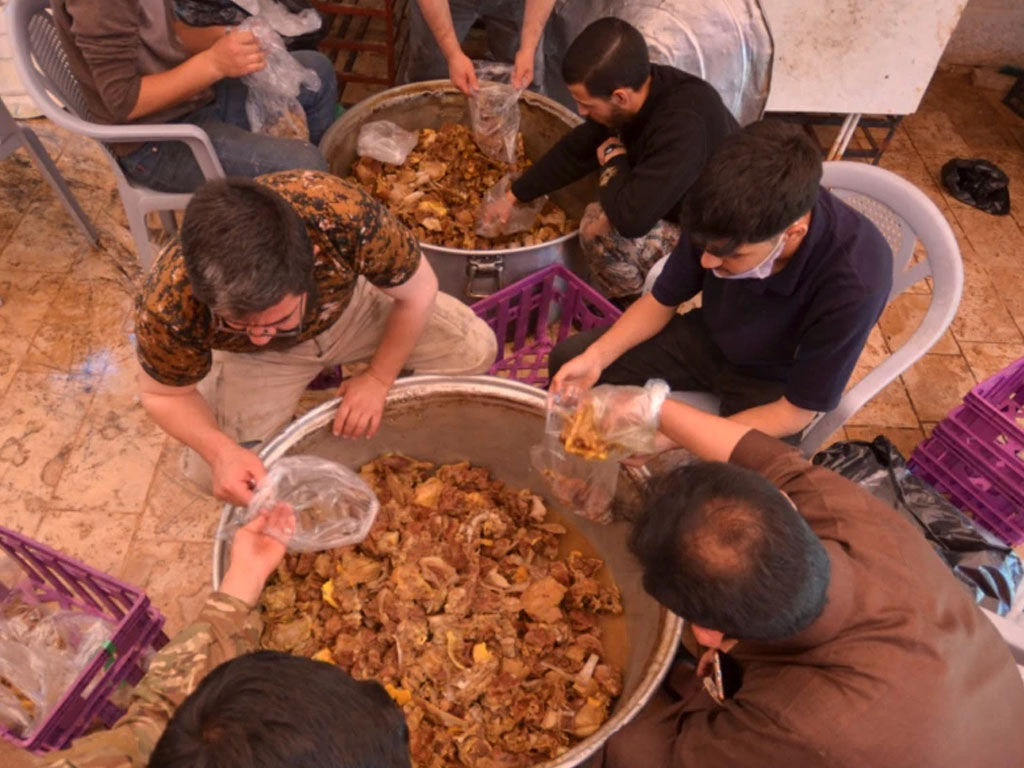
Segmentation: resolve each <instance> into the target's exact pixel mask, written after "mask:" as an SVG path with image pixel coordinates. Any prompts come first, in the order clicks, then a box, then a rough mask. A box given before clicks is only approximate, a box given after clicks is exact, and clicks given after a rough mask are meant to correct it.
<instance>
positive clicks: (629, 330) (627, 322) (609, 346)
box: [584, 293, 675, 369]
mask: <svg viewBox="0 0 1024 768" xmlns="http://www.w3.org/2000/svg"><path fill="white" fill-rule="evenodd" d="M674 314H675V309H674V308H672V307H666V306H665V305H664V304H660V303H659V302H658V300H657V299H655V298H654V297H653V296H651V294H649V293H645V294H644V295H643V296H641V297H640V298H639V299H637V300H636V301H635V302H633V304H632V305H631V306H630V307H629V309H627V310H626V312H625V314H623V315H622V317H620V318H619V319H618V320H616V321H615V324H614V325H613V326H612V327H611V328H609V329H608V331H607V332H606V333H605V334H604V335H603V336H601V338H599V339H598V340H597V341H595V342H594V343H593V344H591V345H590V347H589V348H588V349H587V351H586V353H584V354H590V355H596V356H597V360H598V362H599V363H600V365H601V368H602V369H603V368H607V367H608V366H609V365H611V364H612V363H613V362H614V361H615V360H617V359H618V358H619V357H620V356H621V355H622V354H623V353H624V352H627V351H628V350H630V349H632V348H633V347H635V346H636V345H637V344H640V343H641V342H644V341H647V340H648V339H649V338H651V337H652V336H654V335H655V334H657V333H658V332H659V331H661V330H662V329H663V328H664V327H665V326H666V325H667V324H668V321H669V320H671V319H672V316H673V315H674Z"/></svg>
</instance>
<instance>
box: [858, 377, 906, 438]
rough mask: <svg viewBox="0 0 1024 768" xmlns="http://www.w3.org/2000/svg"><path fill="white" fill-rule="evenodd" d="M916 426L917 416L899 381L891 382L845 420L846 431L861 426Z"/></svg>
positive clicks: (904, 388)
mask: <svg viewBox="0 0 1024 768" xmlns="http://www.w3.org/2000/svg"><path fill="white" fill-rule="evenodd" d="M917 424H918V422H917V414H915V413H914V408H913V406H912V405H911V404H910V398H909V397H908V396H907V390H906V387H905V386H904V385H903V382H902V381H901V380H900V379H896V380H895V381H893V382H891V383H890V384H889V385H888V386H887V387H885V389H883V390H882V391H881V392H879V393H878V394H877V395H875V396H874V397H873V398H872V399H871V400H870V401H868V403H867V404H866V405H865V406H864V407H863V408H861V409H860V410H859V411H857V412H856V413H855V414H853V416H851V417H850V418H849V419H847V420H846V428H847V429H849V428H850V426H863V425H869V426H870V425H878V426H885V427H916V426H917Z"/></svg>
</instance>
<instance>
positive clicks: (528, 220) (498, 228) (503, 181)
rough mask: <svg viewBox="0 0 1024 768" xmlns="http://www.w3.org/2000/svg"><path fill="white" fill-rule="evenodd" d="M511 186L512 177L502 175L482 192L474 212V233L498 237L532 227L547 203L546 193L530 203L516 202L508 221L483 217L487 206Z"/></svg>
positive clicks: (499, 197)
mask: <svg viewBox="0 0 1024 768" xmlns="http://www.w3.org/2000/svg"><path fill="white" fill-rule="evenodd" d="M511 186H512V179H511V177H509V176H502V177H501V178H500V179H499V180H498V182H497V183H496V184H494V185H493V186H492V187H491V188H490V189H488V190H487V191H486V192H484V197H483V199H482V200H481V201H480V207H479V208H478V209H477V212H476V233H477V234H478V235H480V237H500V236H502V235H514V234H515V233H517V232H529V231H530V230H531V229H533V225H534V222H536V220H537V215H538V214H539V213H540V212H541V209H543V208H544V205H545V203H547V201H548V198H547V195H544V196H543V197H538V198H537V199H536V200H534V201H533V202H531V203H521V204H517V205H516V206H515V207H514V208H513V209H512V214H511V215H510V216H509V217H508V221H506V222H505V223H504V224H502V223H501V222H500V221H498V220H496V219H491V220H489V219H487V218H485V213H486V211H487V209H488V207H489V206H491V205H492V204H493V203H495V202H497V201H498V200H500V199H501V198H503V197H504V196H505V195H506V193H507V192H508V190H509V187H511Z"/></svg>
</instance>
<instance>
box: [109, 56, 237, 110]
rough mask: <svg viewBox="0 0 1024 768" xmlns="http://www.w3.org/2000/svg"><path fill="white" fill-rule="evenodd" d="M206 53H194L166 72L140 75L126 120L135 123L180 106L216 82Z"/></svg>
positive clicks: (213, 70)
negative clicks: (134, 121)
mask: <svg viewBox="0 0 1024 768" xmlns="http://www.w3.org/2000/svg"><path fill="white" fill-rule="evenodd" d="M208 53H209V52H208V51H203V52H202V53H197V54H196V55H195V56H193V57H192V58H190V59H187V60H186V61H184V62H182V63H181V64H179V65H178V66H176V67H174V68H173V69H169V70H167V71H166V72H160V73H158V74H155V75H143V77H142V81H141V83H140V85H139V96H138V99H136V101H135V107H134V108H133V109H132V111H131V112H130V113H129V115H128V119H129V120H137V119H138V118H140V117H145V116H146V115H151V114H153V113H154V112H159V111H160V110H162V109H166V108H167V107H172V106H174V105H175V104H180V103H181V102H183V101H185V100H187V99H190V98H192V97H193V96H195V95H196V94H197V93H199V92H200V91H202V90H203V89H205V88H209V87H210V86H211V85H213V84H214V83H216V82H217V81H218V80H220V79H221V75H220V73H219V71H218V70H217V68H216V67H215V66H214V63H213V60H212V57H210V56H209V55H208Z"/></svg>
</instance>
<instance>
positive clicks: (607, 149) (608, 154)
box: [597, 136, 626, 165]
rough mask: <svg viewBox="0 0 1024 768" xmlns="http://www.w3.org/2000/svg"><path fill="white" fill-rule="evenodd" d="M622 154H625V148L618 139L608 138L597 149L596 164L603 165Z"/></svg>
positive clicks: (614, 137)
mask: <svg viewBox="0 0 1024 768" xmlns="http://www.w3.org/2000/svg"><path fill="white" fill-rule="evenodd" d="M624 154H626V146H625V145H624V144H623V143H622V142H621V141H620V140H619V137H618V136H609V137H608V138H607V139H605V140H604V141H602V142H601V146H599V147H598V148H597V162H598V163H599V164H600V165H604V164H605V163H607V162H608V161H609V160H612V159H613V158H616V157H618V156H619V155H624Z"/></svg>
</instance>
